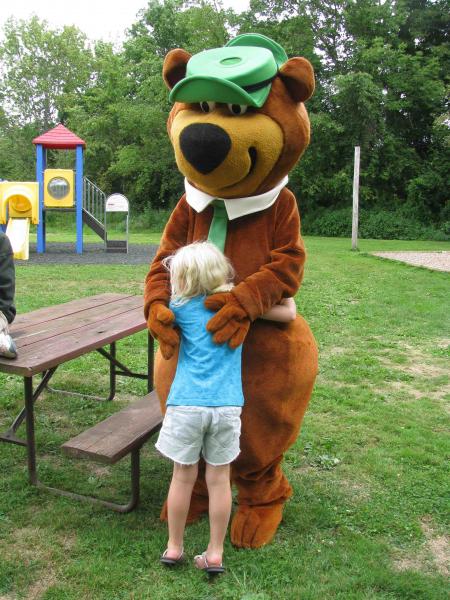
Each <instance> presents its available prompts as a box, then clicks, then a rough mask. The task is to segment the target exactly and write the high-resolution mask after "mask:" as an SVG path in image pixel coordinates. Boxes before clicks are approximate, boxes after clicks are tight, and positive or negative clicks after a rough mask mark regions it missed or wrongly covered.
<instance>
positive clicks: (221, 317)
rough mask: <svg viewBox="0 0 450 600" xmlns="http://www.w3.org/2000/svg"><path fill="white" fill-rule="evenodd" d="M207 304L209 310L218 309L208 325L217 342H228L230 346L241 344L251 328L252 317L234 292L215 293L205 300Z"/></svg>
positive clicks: (234, 346) (207, 327)
mask: <svg viewBox="0 0 450 600" xmlns="http://www.w3.org/2000/svg"><path fill="white" fill-rule="evenodd" d="M205 306H206V308H207V309H209V310H214V311H216V310H217V311H218V312H217V314H215V315H214V317H212V318H211V319H210V320H209V321H208V324H207V325H206V329H207V330H208V331H209V332H210V333H212V334H213V340H214V341H215V342H216V344H224V343H225V342H228V345H229V346H230V348H237V347H238V346H240V345H241V344H242V343H243V342H244V340H245V337H246V335H247V332H248V330H249V328H250V319H249V317H248V315H247V313H246V312H245V310H244V308H243V307H242V306H241V305H240V304H239V302H238V301H237V300H236V298H235V297H234V296H233V294H231V293H230V292H223V293H219V294H213V295H212V296H210V297H209V298H207V299H206V300H205Z"/></svg>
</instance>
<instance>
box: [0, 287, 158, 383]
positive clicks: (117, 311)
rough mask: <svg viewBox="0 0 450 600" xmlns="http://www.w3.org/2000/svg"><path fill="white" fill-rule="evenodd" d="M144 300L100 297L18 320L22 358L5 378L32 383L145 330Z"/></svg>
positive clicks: (3, 367) (10, 363)
mask: <svg viewBox="0 0 450 600" xmlns="http://www.w3.org/2000/svg"><path fill="white" fill-rule="evenodd" d="M146 327H147V324H146V322H145V318H144V312H143V298H142V296H132V295H129V294H99V295H97V296H89V297H86V298H80V299H79V300H73V301H72V302H66V303H64V304H57V305H55V306H49V307H47V308H41V309H39V310H35V311H33V312H29V313H25V314H22V315H21V314H19V315H18V316H17V318H16V319H15V321H14V323H13V324H12V325H11V327H10V332H11V335H12V337H13V339H14V340H15V342H16V345H17V350H18V357H17V358H16V359H13V360H9V359H6V358H0V372H1V371H3V372H5V373H14V374H16V375H22V376H25V377H30V376H31V375H35V374H36V373H41V372H42V371H45V370H47V369H50V368H51V367H55V366H57V365H59V364H62V363H64V362H67V361H68V360H72V359H73V358H77V357H79V356H82V355H83V354H87V353H88V352H91V351H92V350H95V349H97V348H101V347H103V346H106V345H108V344H110V343H112V342H115V341H117V340H120V339H122V338H124V337H127V336H129V335H132V334H133V333H136V332H138V331H142V330H143V329H146Z"/></svg>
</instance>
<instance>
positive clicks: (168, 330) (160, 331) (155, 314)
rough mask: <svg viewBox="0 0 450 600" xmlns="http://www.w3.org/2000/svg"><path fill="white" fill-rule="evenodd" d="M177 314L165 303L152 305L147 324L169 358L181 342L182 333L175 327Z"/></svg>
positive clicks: (163, 352)
mask: <svg viewBox="0 0 450 600" xmlns="http://www.w3.org/2000/svg"><path fill="white" fill-rule="evenodd" d="M174 321H175V315H174V314H173V312H172V311H171V310H170V309H169V308H167V306H165V305H164V304H159V303H155V304H152V305H151V306H150V311H149V315H148V319H147V326H148V328H149V330H150V333H151V334H152V336H153V337H154V338H155V339H157V340H158V342H159V347H160V349H161V354H162V355H163V357H164V358H165V359H166V360H168V359H169V358H172V356H173V355H174V353H175V350H176V349H177V347H178V345H179V343H180V335H179V333H178V332H177V331H176V330H175V329H174V328H173V324H174Z"/></svg>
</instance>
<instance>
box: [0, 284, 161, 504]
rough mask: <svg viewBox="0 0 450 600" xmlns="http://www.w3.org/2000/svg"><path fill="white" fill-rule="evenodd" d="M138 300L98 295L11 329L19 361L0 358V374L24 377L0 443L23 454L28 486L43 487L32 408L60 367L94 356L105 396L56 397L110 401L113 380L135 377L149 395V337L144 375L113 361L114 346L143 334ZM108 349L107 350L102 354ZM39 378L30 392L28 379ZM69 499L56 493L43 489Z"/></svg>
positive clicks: (25, 318) (22, 318)
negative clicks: (103, 365)
mask: <svg viewBox="0 0 450 600" xmlns="http://www.w3.org/2000/svg"><path fill="white" fill-rule="evenodd" d="M146 328H147V324H146V321H145V318H144V314H143V299H142V297H141V296H134V295H131V294H114V293H108V294H99V295H96V296H90V297H85V298H80V299H79V300H74V301H72V302H66V303H64V304H58V305H55V306H50V307H47V308H41V309H39V310H35V311H32V312H29V313H26V314H21V315H20V314H19V315H18V316H17V318H16V320H15V321H14V323H13V325H12V326H11V328H10V331H11V335H12V337H13V338H14V340H15V342H16V345H17V350H18V357H17V358H16V359H14V360H9V359H6V358H3V359H2V358H0V372H4V373H11V374H14V375H19V376H22V377H23V381H24V408H23V409H22V410H21V411H20V413H19V414H18V415H17V417H16V418H15V419H14V421H13V423H12V424H11V426H10V427H9V428H8V429H7V431H5V432H4V433H2V434H0V441H2V442H6V443H12V444H18V445H22V446H25V447H26V448H27V457H28V474H29V480H30V483H31V484H32V485H38V486H40V487H47V486H45V485H44V484H42V483H41V482H40V481H39V480H38V476H37V464H36V463H37V458H36V444H35V435H34V404H35V402H36V400H37V399H38V398H39V397H40V395H41V394H42V392H43V391H44V390H45V389H46V388H48V389H50V390H52V388H49V383H50V380H51V378H52V376H53V375H54V373H55V371H56V370H57V369H58V368H59V367H60V366H61V365H62V364H64V363H66V362H68V361H70V360H73V359H75V358H78V357H80V356H83V355H85V354H88V353H90V352H93V351H97V352H98V353H99V354H101V355H102V356H103V357H104V358H106V359H107V360H108V361H109V393H108V395H106V396H105V397H104V398H98V397H97V396H89V395H87V394H80V393H79V392H71V391H67V390H53V391H58V392H59V393H66V394H75V395H79V396H87V397H91V398H95V399H99V400H112V399H113V398H114V396H115V392H116V377H117V376H125V377H135V378H138V379H144V380H146V382H147V391H148V392H150V391H151V390H152V389H153V338H152V337H151V336H150V334H148V338H147V339H148V341H147V369H146V373H135V372H133V371H132V370H130V369H129V368H128V367H127V366H125V365H124V364H123V362H121V361H120V360H118V358H117V356H116V342H118V341H119V340H122V339H124V338H126V337H128V336H130V335H133V334H134V333H137V332H139V331H142V330H145V329H146ZM105 346H109V349H108V350H107V349H105ZM39 374H40V375H41V378H40V381H39V382H38V383H37V385H36V386H35V385H34V384H33V377H34V376H36V375H39ZM24 420H25V422H26V439H22V438H19V437H18V436H17V429H18V428H19V426H20V425H21V423H22V422H23V421H24ZM47 489H51V490H52V491H57V492H58V491H60V492H61V493H63V494H64V495H68V493H66V492H64V491H63V490H57V489H55V488H47ZM69 495H70V493H69Z"/></svg>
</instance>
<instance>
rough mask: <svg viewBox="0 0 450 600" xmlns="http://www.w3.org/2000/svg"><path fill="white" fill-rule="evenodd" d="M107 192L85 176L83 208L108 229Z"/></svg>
mask: <svg viewBox="0 0 450 600" xmlns="http://www.w3.org/2000/svg"><path fill="white" fill-rule="evenodd" d="M105 204H106V194H105V192H103V191H102V190H101V189H100V188H99V187H98V186H97V185H95V183H92V181H90V180H89V179H88V178H87V177H84V178H83V208H84V210H85V211H86V212H88V213H89V214H90V215H91V216H92V217H94V219H96V220H97V221H98V223H99V225H101V226H102V227H103V229H106V223H105Z"/></svg>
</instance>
